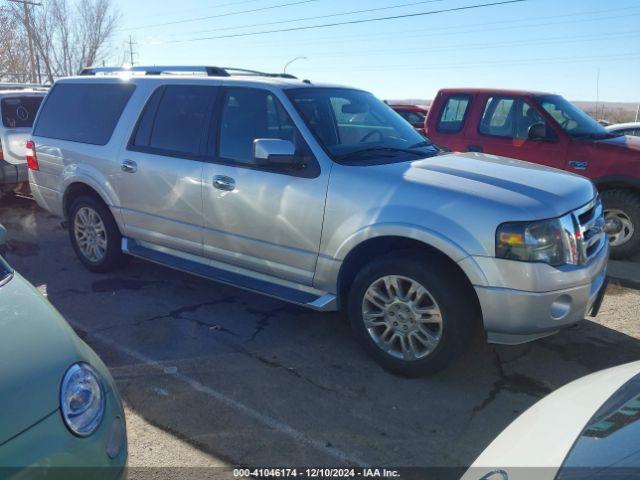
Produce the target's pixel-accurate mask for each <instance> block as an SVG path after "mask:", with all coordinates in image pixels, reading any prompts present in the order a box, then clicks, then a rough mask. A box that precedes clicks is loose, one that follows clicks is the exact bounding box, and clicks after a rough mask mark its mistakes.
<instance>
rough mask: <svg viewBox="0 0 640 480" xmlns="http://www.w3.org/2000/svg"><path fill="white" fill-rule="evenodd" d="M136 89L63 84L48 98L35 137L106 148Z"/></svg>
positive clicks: (98, 84)
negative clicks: (104, 146)
mask: <svg viewBox="0 0 640 480" xmlns="http://www.w3.org/2000/svg"><path fill="white" fill-rule="evenodd" d="M134 89H135V86H134V85H132V84H130V83H92V84H86V83H60V84H57V85H56V86H54V87H53V89H52V90H51V92H50V93H49V95H48V96H47V99H46V101H45V102H44V105H43V106H42V112H41V113H40V116H39V117H38V122H37V124H36V126H35V128H34V135H36V136H39V137H45V138H53V139H57V140H67V141H70V142H79V143H89V144H93V145H106V144H107V143H109V140H110V139H111V135H112V134H113V130H114V128H115V127H116V125H117V123H118V120H120V115H122V111H123V110H124V107H125V106H126V105H127V102H128V101H129V98H130V97H131V94H132V93H133V91H134Z"/></svg>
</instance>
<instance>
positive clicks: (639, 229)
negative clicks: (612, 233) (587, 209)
mask: <svg viewBox="0 0 640 480" xmlns="http://www.w3.org/2000/svg"><path fill="white" fill-rule="evenodd" d="M600 197H601V198H602V203H603V206H604V210H605V211H607V210H611V209H614V210H619V211H621V212H623V213H624V215H625V216H626V217H627V218H628V219H629V221H630V222H631V224H632V225H633V234H632V235H631V237H630V238H629V239H628V240H627V241H626V242H624V243H623V244H621V245H617V246H614V245H611V258H615V259H625V258H629V257H631V256H633V255H635V254H637V253H638V252H640V195H638V194H637V193H634V192H632V191H631V190H622V189H620V190H605V191H604V192H602V193H601V194H600Z"/></svg>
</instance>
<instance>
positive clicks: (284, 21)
mask: <svg viewBox="0 0 640 480" xmlns="http://www.w3.org/2000/svg"><path fill="white" fill-rule="evenodd" d="M444 1H446V0H422V1H420V2H412V3H400V4H396V5H389V6H386V7H378V8H366V9H363V10H351V11H350V12H341V13H331V14H328V15H316V16H314V17H302V18H294V19H291V20H278V21H276V22H266V23H254V24H251V25H237V26H234V27H221V28H214V29H211V30H199V31H196V32H190V33H192V34H195V33H211V32H219V31H223V30H238V29H240V28H254V27H264V26H268V25H281V24H283V23H294V22H305V21H307V20H321V19H323V18H334V17H343V16H345V15H355V14H358V13H372V12H379V11H382V10H392V9H394V8H404V7H413V6H416V5H424V4H425V3H437V2H444Z"/></svg>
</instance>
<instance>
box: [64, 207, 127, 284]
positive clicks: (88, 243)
mask: <svg viewBox="0 0 640 480" xmlns="http://www.w3.org/2000/svg"><path fill="white" fill-rule="evenodd" d="M69 237H70V239H71V245H72V246H73V249H74V250H75V252H76V255H77V256H78V258H79V259H80V261H81V262H82V263H83V265H84V266H85V267H86V268H87V269H88V270H90V271H92V272H97V273H104V272H110V271H112V270H114V269H116V268H118V267H120V266H122V265H123V264H124V263H125V262H126V259H127V256H126V255H125V254H124V253H122V249H121V248H120V244H121V240H122V235H121V234H120V230H119V229H118V225H117V224H116V221H115V220H114V218H113V215H111V211H110V210H109V208H108V207H107V206H106V205H105V204H104V203H102V202H101V201H99V200H98V199H96V198H94V197H91V196H82V197H79V198H77V199H76V200H74V202H73V203H72V205H71V208H70V210H69Z"/></svg>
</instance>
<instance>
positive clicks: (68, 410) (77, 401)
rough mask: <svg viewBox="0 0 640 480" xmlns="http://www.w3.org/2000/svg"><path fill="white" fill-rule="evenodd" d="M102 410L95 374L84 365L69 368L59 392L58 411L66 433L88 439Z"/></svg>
mask: <svg viewBox="0 0 640 480" xmlns="http://www.w3.org/2000/svg"><path fill="white" fill-rule="evenodd" d="M104 410H105V396H104V389H103V387H102V383H101V382H100V379H99V377H98V375H97V374H96V372H95V371H94V370H93V368H91V367H90V366H89V365H88V364H86V363H76V364H74V365H71V367H69V369H68V370H67V373H65V375H64V377H63V379H62V387H61V389H60V411H61V412H62V418H63V419H64V423H65V424H66V425H67V427H68V428H69V430H71V432H72V433H74V434H75V435H78V436H79V437H87V436H89V435H91V434H92V433H93V432H95V431H96V429H97V428H98V427H99V426H100V422H102V417H103V416H104Z"/></svg>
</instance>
